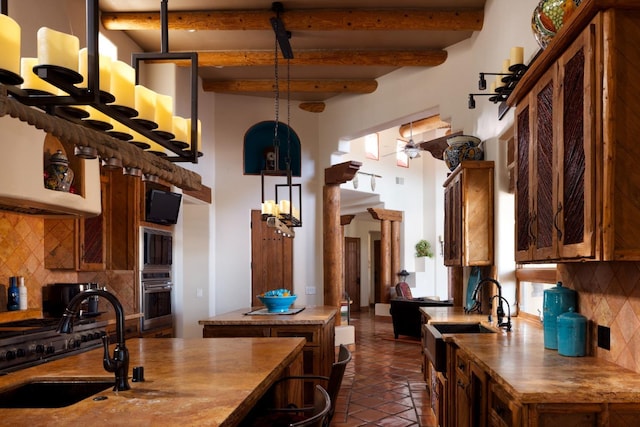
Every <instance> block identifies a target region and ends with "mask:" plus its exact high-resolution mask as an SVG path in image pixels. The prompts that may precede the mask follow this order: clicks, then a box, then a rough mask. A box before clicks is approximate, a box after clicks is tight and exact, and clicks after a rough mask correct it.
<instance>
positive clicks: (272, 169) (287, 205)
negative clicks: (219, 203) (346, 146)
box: [260, 2, 302, 237]
mask: <svg viewBox="0 0 640 427" xmlns="http://www.w3.org/2000/svg"><path fill="white" fill-rule="evenodd" d="M272 9H273V10H274V12H276V16H275V17H272V18H271V20H270V21H271V25H272V27H273V31H274V34H275V43H274V45H275V46H274V80H275V82H274V98H275V101H274V104H275V125H274V131H273V145H272V146H271V147H269V151H270V152H269V156H268V158H269V161H268V162H266V163H265V166H264V168H263V169H262V170H261V171H260V176H261V184H262V204H261V212H262V219H263V220H264V221H266V222H267V226H269V227H272V228H274V229H275V231H276V233H278V234H282V235H283V236H285V237H295V232H294V231H293V228H294V227H301V226H302V215H301V212H302V185H301V184H294V183H293V182H292V171H291V162H292V159H291V127H290V122H291V96H290V93H291V77H290V63H291V59H292V58H293V51H292V49H291V45H290V44H289V38H290V37H291V34H290V33H289V32H287V31H286V29H285V27H284V23H283V22H282V19H280V13H281V12H282V10H283V7H282V4H281V3H279V2H275V3H273V5H272ZM278 47H280V50H281V51H282V54H283V57H284V58H285V59H286V60H287V126H286V128H287V135H286V138H287V139H286V142H287V143H286V150H284V151H283V150H281V148H282V144H281V141H280V138H281V135H280V133H279V132H278V129H279V127H280V76H279V66H278ZM281 155H284V157H283V158H282V160H283V162H284V168H282V167H281V157H280V156H281ZM270 178H274V179H275V180H276V181H279V182H282V178H284V179H285V182H284V183H279V184H275V185H274V189H273V192H272V194H273V198H272V199H270V198H268V196H267V193H268V191H267V190H266V188H265V186H266V185H267V180H271V179H270Z"/></svg>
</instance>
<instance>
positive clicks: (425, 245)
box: [416, 239, 433, 258]
mask: <svg viewBox="0 0 640 427" xmlns="http://www.w3.org/2000/svg"><path fill="white" fill-rule="evenodd" d="M416 256H417V257H418V258H420V257H427V258H433V252H432V251H431V244H430V243H429V242H427V241H426V240H424V239H422V240H419V241H418V243H416Z"/></svg>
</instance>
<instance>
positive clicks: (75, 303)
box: [57, 289, 131, 391]
mask: <svg viewBox="0 0 640 427" xmlns="http://www.w3.org/2000/svg"><path fill="white" fill-rule="evenodd" d="M92 296H101V297H104V298H105V299H107V300H108V301H109V302H110V303H111V305H113V308H114V310H115V312H116V335H117V337H118V344H117V345H116V348H115V349H114V350H113V358H110V357H109V336H108V335H106V334H105V335H103V336H102V344H103V347H104V359H103V366H104V369H105V370H106V371H107V372H114V373H115V376H116V380H115V385H114V387H113V390H114V391H123V390H129V389H130V388H131V387H130V386H129V382H128V379H127V375H128V374H129V350H127V346H126V345H125V342H124V340H125V338H124V310H123V309H122V304H120V301H118V299H117V298H116V297H115V295H113V294H112V293H110V292H108V291H106V290H103V289H87V290H85V291H82V292H80V293H78V294H76V295H75V296H74V297H73V298H71V301H69V304H68V305H67V308H65V310H64V314H63V315H62V319H60V323H59V324H58V329H57V331H58V333H63V334H70V333H71V332H73V320H74V318H75V317H76V315H77V313H78V307H79V306H80V303H82V301H84V300H86V299H87V298H90V297H92Z"/></svg>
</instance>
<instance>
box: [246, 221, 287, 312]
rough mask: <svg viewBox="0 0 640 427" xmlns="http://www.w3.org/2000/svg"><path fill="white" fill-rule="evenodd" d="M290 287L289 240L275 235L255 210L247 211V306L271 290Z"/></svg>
mask: <svg viewBox="0 0 640 427" xmlns="http://www.w3.org/2000/svg"><path fill="white" fill-rule="evenodd" d="M280 288H285V289H290V290H293V239H292V238H289V237H283V236H282V235H281V234H276V232H275V231H274V229H273V228H270V227H267V223H266V221H262V218H261V214H260V211H259V210H252V211H251V305H252V306H258V305H262V303H261V302H260V301H259V300H258V298H257V297H256V296H257V295H258V294H261V293H263V292H265V291H268V290H271V289H280Z"/></svg>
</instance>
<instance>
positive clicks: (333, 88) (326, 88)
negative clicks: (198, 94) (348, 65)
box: [202, 79, 378, 93]
mask: <svg viewBox="0 0 640 427" xmlns="http://www.w3.org/2000/svg"><path fill="white" fill-rule="evenodd" d="M289 87H290V90H291V92H297V93H322V92H339V93H372V92H374V91H375V90H376V89H377V87H378V82H377V81H375V80H291V81H290V82H289ZM202 88H203V89H204V90H205V91H208V92H222V93H239V92H273V91H274V81H273V80H210V79H208V80H204V81H203V82H202ZM280 92H283V93H287V85H286V84H281V85H280Z"/></svg>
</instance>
